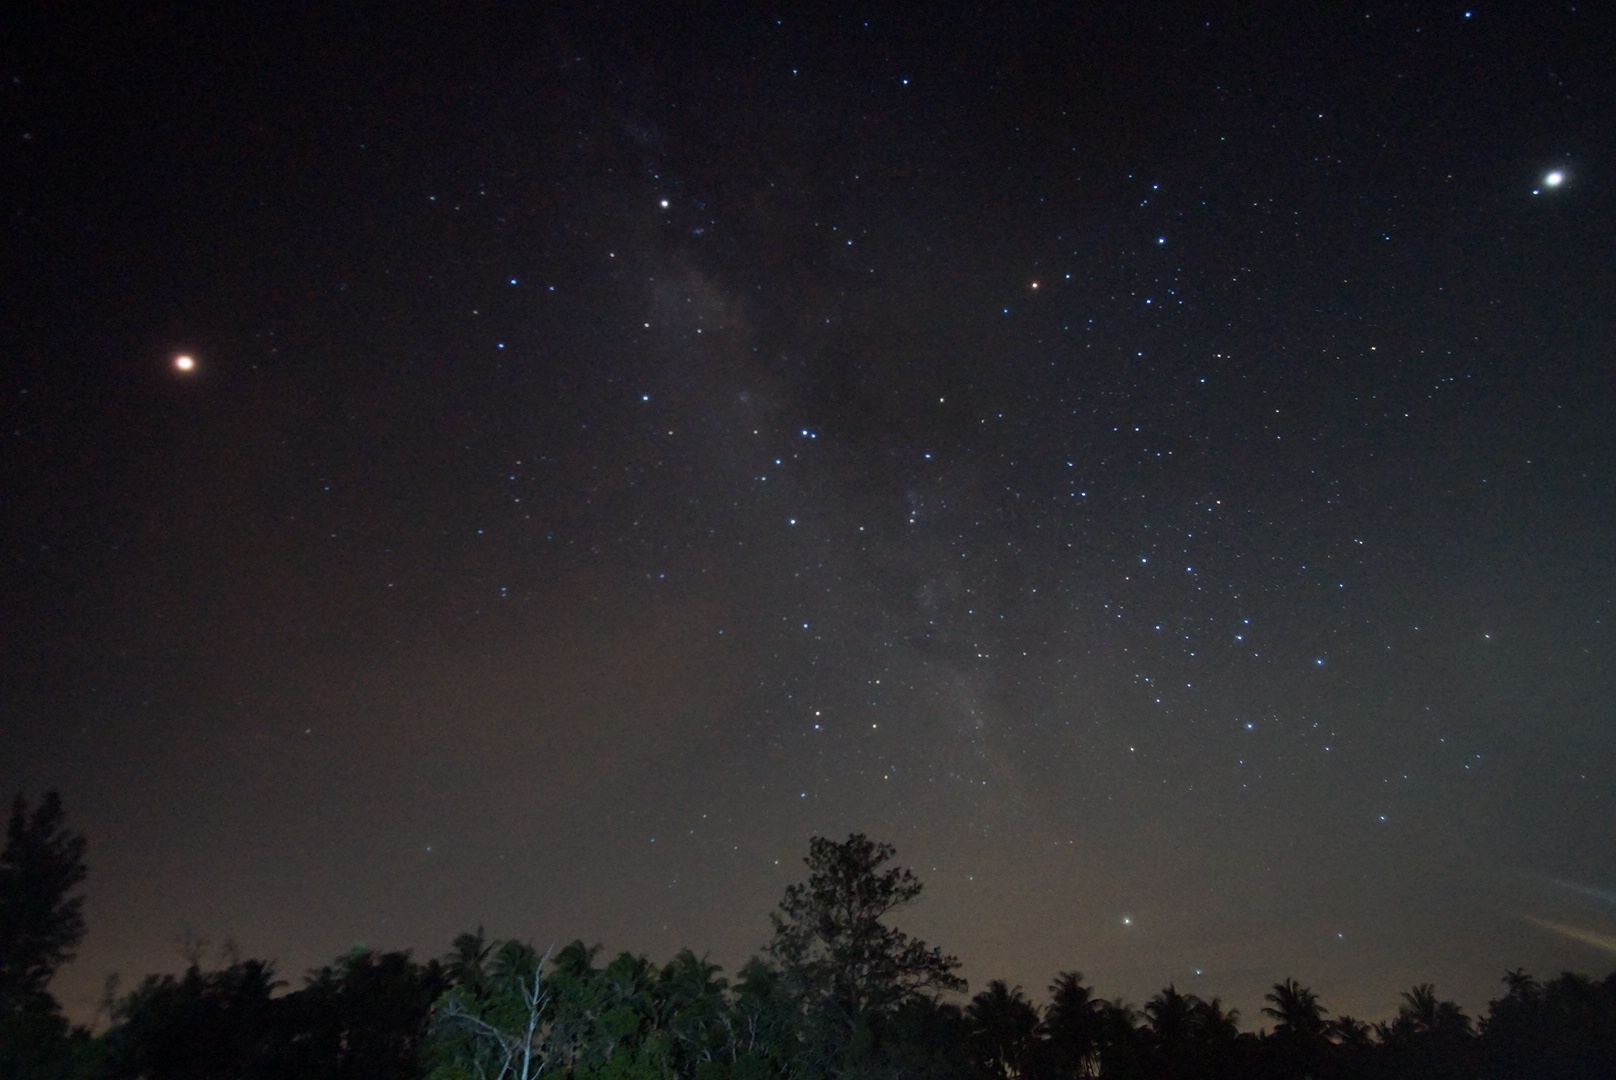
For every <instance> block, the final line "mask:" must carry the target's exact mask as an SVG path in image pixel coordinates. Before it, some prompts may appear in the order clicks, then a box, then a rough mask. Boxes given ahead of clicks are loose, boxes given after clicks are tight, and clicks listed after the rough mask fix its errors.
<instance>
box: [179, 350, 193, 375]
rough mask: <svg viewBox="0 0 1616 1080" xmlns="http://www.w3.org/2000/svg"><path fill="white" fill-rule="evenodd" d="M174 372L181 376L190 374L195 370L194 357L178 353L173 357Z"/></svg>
mask: <svg viewBox="0 0 1616 1080" xmlns="http://www.w3.org/2000/svg"><path fill="white" fill-rule="evenodd" d="M174 370H175V371H178V372H181V373H183V374H190V373H191V372H193V371H195V370H196V357H194V356H191V355H190V354H189V353H180V354H179V355H178V356H176V357H174Z"/></svg>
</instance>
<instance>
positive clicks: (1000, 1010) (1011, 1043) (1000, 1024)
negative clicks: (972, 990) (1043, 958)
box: [965, 979, 1039, 1080]
mask: <svg viewBox="0 0 1616 1080" xmlns="http://www.w3.org/2000/svg"><path fill="white" fill-rule="evenodd" d="M965 1030H966V1038H967V1039H968V1041H969V1044H970V1047H971V1052H972V1056H973V1057H974V1058H975V1059H976V1064H977V1068H978V1069H979V1070H980V1071H981V1072H982V1073H983V1074H984V1075H986V1076H988V1077H991V1078H993V1080H1016V1078H1018V1077H1022V1076H1025V1075H1027V1073H1028V1071H1029V1069H1030V1067H1031V1066H1032V1063H1033V1058H1034V1055H1035V1054H1036V1053H1037V1051H1038V1048H1039V1040H1038V1008H1037V1006H1035V1005H1033V1004H1032V1002H1030V1001H1028V1000H1027V996H1026V995H1025V994H1023V993H1022V992H1021V987H1019V986H1017V987H1013V988H1012V987H1010V986H1007V985H1005V982H1004V980H1002V979H994V980H993V981H992V982H990V983H988V987H987V989H986V990H983V991H982V992H981V993H979V994H977V995H976V996H975V997H974V998H972V999H971V1003H970V1004H969V1005H967V1006H966V1007H965Z"/></svg>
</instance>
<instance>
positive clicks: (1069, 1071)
mask: <svg viewBox="0 0 1616 1080" xmlns="http://www.w3.org/2000/svg"><path fill="white" fill-rule="evenodd" d="M1105 1010H1106V1002H1105V1001H1103V1000H1102V999H1100V998H1097V997H1095V996H1094V991H1093V990H1092V989H1090V988H1089V987H1087V986H1084V985H1083V975H1082V973H1081V972H1077V971H1063V972H1061V973H1060V974H1059V975H1056V976H1055V981H1054V982H1053V983H1051V984H1050V987H1049V1008H1048V1009H1047V1010H1045V1012H1044V1023H1043V1034H1044V1037H1045V1039H1046V1040H1047V1044H1046V1048H1047V1050H1048V1055H1049V1062H1050V1065H1051V1067H1052V1068H1053V1069H1054V1071H1055V1075H1056V1076H1057V1077H1058V1078H1061V1080H1066V1078H1069V1077H1095V1076H1099V1075H1100V1048H1101V1047H1102V1046H1103V1045H1104V1044H1105V1030H1106V1015H1105Z"/></svg>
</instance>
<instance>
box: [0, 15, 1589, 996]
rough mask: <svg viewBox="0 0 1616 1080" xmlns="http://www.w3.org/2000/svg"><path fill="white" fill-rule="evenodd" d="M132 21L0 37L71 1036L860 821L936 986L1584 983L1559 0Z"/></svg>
mask: <svg viewBox="0 0 1616 1080" xmlns="http://www.w3.org/2000/svg"><path fill="white" fill-rule="evenodd" d="M184 7H185V8H186V9H188V10H186V11H183V12H176V11H166V10H163V9H160V8H158V7H153V6H150V5H146V4H107V5H103V6H100V7H97V6H96V5H92V4H37V5H28V4H22V5H16V6H8V9H7V14H6V15H5V17H4V19H5V23H4V26H3V27H0V42H3V43H4V44H3V46H0V50H3V71H0V76H3V86H0V100H3V103H4V104H3V114H4V124H3V127H0V139H3V145H4V151H3V153H0V182H3V184H4V189H3V191H4V211H5V217H4V239H3V243H0V278H3V281H4V290H3V298H0V304H3V312H0V315H3V318H0V350H3V351H0V392H3V393H0V400H3V403H4V404H3V415H0V421H3V422H0V436H3V442H0V492H3V497H0V545H3V564H0V793H3V794H5V795H6V796H7V797H9V795H10V794H11V793H13V792H16V791H24V792H28V793H30V794H32V795H37V794H38V793H40V792H43V791H44V790H46V789H50V788H58V789H60V790H61V792H62V793H63V796H64V798H65V800H66V803H67V807H68V810H69V813H70V815H71V816H72V821H73V823H74V824H75V826H76V827H78V828H80V829H83V830H84V831H85V832H86V833H87V834H88V835H89V837H90V841H91V846H90V853H89V863H90V867H91V876H90V878H89V881H88V885H87V889H88V901H87V907H86V915H87V919H88V922H89V927H90V932H89V935H88V937H87V938H86V940H85V942H84V945H83V948H82V949H81V952H80V957H79V959H78V961H77V962H76V963H75V964H74V965H73V966H72V967H71V968H70V969H68V970H67V971H66V972H65V973H64V974H63V975H62V976H61V977H60V978H59V979H58V981H57V983H56V990H57V992H58V994H59V996H61V997H62V998H63V1000H64V1002H65V1004H66V1005H67V1006H68V1008H69V1009H70V1010H71V1011H72V1012H73V1013H74V1014H75V1015H78V1016H82V1017H88V1015H89V1014H90V1013H91V1012H92V1011H93V1009H94V1005H95V1001H96V999H97V997H98V995H99V992H100V986H101V983H102V980H103V978H104V977H105V976H106V974H107V973H109V972H112V971H121V972H122V973H123V974H124V977H125V980H126V983H127V981H128V980H130V979H133V978H138V977H139V976H140V975H141V974H143V973H145V972H147V971H153V970H174V969H176V968H178V967H180V966H182V965H183V960H182V958H181V950H180V949H179V948H178V947H177V946H176V944H175V942H176V940H177V939H178V938H180V937H181V936H182V935H191V936H193V937H195V936H201V937H205V938H207V939H209V940H211V941H212V942H214V943H215V945H217V944H219V943H221V942H223V941H225V940H227V939H232V938H233V939H234V940H235V941H236V942H238V943H239V946H240V948H241V950H242V952H243V953H244V954H245V955H256V956H268V957H272V958H275V959H277V960H278V962H279V966H280V970H281V971H282V972H283V973H284V974H286V975H287V976H289V977H290V978H291V979H292V980H293V981H294V983H295V982H296V980H298V979H299V978H300V977H301V974H302V972H303V971H304V970H305V969H306V968H308V967H309V966H311V965H314V964H317V963H321V962H324V961H326V960H328V959H330V958H331V957H333V956H335V955H337V954H338V953H340V952H342V951H344V950H346V949H347V948H349V947H350V946H352V945H354V944H355V943H357V942H364V943H368V944H370V945H372V946H375V947H378V948H399V947H411V948H414V949H415V950H416V953H417V955H418V956H433V955H438V954H440V953H441V952H442V951H443V950H444V949H445V948H446V947H447V945H448V943H449V941H450V939H451V938H452V937H453V936H454V935H455V934H456V933H458V932H460V931H463V930H467V929H472V928H474V927H475V926H476V925H477V924H479V923H483V924H486V926H487V927H488V929H489V931H490V932H491V933H493V934H495V935H498V936H509V935H517V936H521V937H524V938H529V937H530V938H533V939H536V940H537V941H539V942H540V944H541V945H542V944H544V943H548V942H550V941H557V942H561V943H564V942H566V941H569V940H571V939H572V938H574V937H581V938H584V939H585V940H586V941H591V942H593V941H601V942H604V943H605V945H606V946H607V948H608V950H609V951H616V950H619V949H632V950H636V951H644V952H646V953H648V954H649V955H650V956H652V957H653V958H654V959H662V958H666V957H667V956H669V955H671V954H672V953H673V952H674V951H675V950H676V949H677V948H678V947H680V946H684V945H688V946H690V947H692V948H694V949H695V950H696V951H697V952H707V951H710V952H711V954H712V956H713V958H714V959H715V960H717V961H719V962H721V963H723V964H725V965H726V967H728V968H730V969H731V970H733V969H734V968H735V967H736V966H738V965H739V963H740V962H741V961H743V960H744V959H745V958H746V957H747V956H748V955H750V954H751V952H752V951H753V950H755V949H757V948H758V947H759V946H761V945H762V944H763V943H764V942H765V941H766V940H767V937H768V932H769V928H768V919H767V913H768V911H769V909H770V908H771V907H772V906H773V905H774V904H775V903H776V902H777V901H778V899H779V896H780V892H781V890H782V888H783V887H784V885H786V884H787V883H789V882H791V881H794V880H799V879H800V878H801V877H803V876H804V869H803V867H802V864H801V859H802V856H803V855H804V854H805V852H806V850H807V843H808V838H809V837H810V836H811V835H813V834H816V833H817V834H824V835H830V836H834V837H838V838H839V837H842V836H845V835H846V834H847V833H848V832H850V831H860V832H866V833H868V834H870V835H871V836H873V837H876V838H879V839H885V840H889V841H891V842H893V843H895V844H896V845H897V847H898V854H899V858H898V861H899V862H900V863H902V864H904V865H907V866H910V867H912V868H914V869H915V870H916V871H917V872H918V873H919V875H920V877H921V878H922V879H923V880H924V881H925V883H926V886H927V888H926V894H925V896H924V898H923V899H922V900H921V902H920V904H919V905H918V907H916V908H915V909H913V910H912V911H910V912H909V913H908V914H907V915H906V916H905V917H904V918H902V919H900V920H899V922H900V925H902V926H903V927H904V928H905V929H908V930H910V931H912V932H914V933H916V934H918V935H919V936H921V937H923V938H925V939H927V940H928V942H930V943H932V944H937V945H941V946H942V947H943V948H944V949H945V950H948V951H951V952H955V953H958V954H959V956H960V957H961V958H962V959H963V960H964V962H965V969H964V973H965V974H966V975H967V976H969V978H970V979H971V981H972V985H973V989H980V988H981V987H982V986H983V985H984V984H985V982H986V980H988V979H990V978H995V977H1001V978H1005V979H1007V980H1009V981H1010V982H1012V983H1021V984H1023V985H1024V986H1026V987H1027V989H1028V990H1029V991H1030V992H1031V993H1032V994H1033V996H1034V997H1035V998H1041V997H1042V996H1043V989H1044V987H1045V986H1046V985H1047V984H1048V982H1049V981H1050V979H1051V977H1052V976H1053V975H1054V974H1055V973H1056V972H1057V971H1058V970H1062V969H1078V970H1081V971H1082V972H1084V973H1085V974H1086V976H1087V977H1088V978H1089V979H1090V980H1091V981H1092V982H1093V983H1094V984H1095V985H1096V987H1097V989H1098V991H1099V992H1100V993H1102V994H1106V995H1108V996H1124V997H1127V998H1129V999H1130V1000H1132V1001H1134V1002H1135V1003H1138V1002H1139V1001H1142V1000H1143V999H1144V998H1145V997H1147V996H1149V995H1150V994H1151V993H1153V992H1154V991H1155V990H1156V989H1158V988H1160V987H1161V986H1163V985H1165V984H1166V983H1168V982H1169V981H1171V982H1174V983H1176V985H1177V986H1178V987H1179V989H1181V990H1185V991H1188V992H1194V993H1197V994H1200V995H1202V996H1203V997H1210V996H1212V995H1214V994H1216V995H1221V996H1222V997H1223V999H1224V1001H1225V1002H1226V1003H1232V1004H1234V1005H1236V1006H1239V1007H1240V1008H1241V1009H1242V1011H1243V1013H1244V1015H1245V1018H1246V1022H1247V1023H1251V1024H1255V1023H1257V1022H1261V1021H1262V1019H1263V1018H1262V1017H1261V1016H1260V1015H1258V1014H1257V1008H1258V1007H1259V1006H1260V1004H1261V1001H1260V997H1261V995H1262V993H1263V992H1264V991H1265V990H1266V989H1267V987H1268V984H1270V983H1272V982H1275V981H1277V980H1279V979H1282V978H1284V977H1286V976H1295V977H1296V978H1298V979H1299V980H1300V981H1302V982H1303V983H1305V984H1307V985H1309V986H1311V987H1312V988H1313V989H1315V990H1316V991H1317V992H1318V993H1319V994H1320V995H1321V997H1322V998H1323V1000H1324V1004H1325V1005H1326V1007H1327V1008H1329V1009H1331V1010H1332V1011H1336V1012H1339V1011H1348V1012H1352V1013H1354V1014H1358V1015H1362V1016H1366V1017H1368V1018H1372V1019H1374V1018H1380V1017H1383V1016H1385V1015H1387V1014H1388V1013H1389V1012H1391V1011H1392V1010H1393V1009H1394V1008H1395V1005H1396V1002H1397V994H1398V991H1400V990H1402V989H1405V988H1407V987H1408V986H1409V985H1410V984H1412V983H1415V982H1423V981H1431V982H1434V983H1435V984H1436V987H1437V990H1438V992H1439V993H1440V994H1442V995H1444V996H1452V997H1455V998H1457V999H1458V1000H1460V1001H1461V1002H1462V1003H1464V1004H1465V1005H1466V1007H1467V1008H1470V1009H1472V1010H1474V1009H1475V1008H1477V1007H1478V1006H1481V1005H1483V1004H1484V1003H1485V1001H1486V1000H1487V998H1488V997H1490V996H1495V995H1496V994H1497V993H1498V992H1499V991H1500V989H1501V986H1500V984H1499V982H1498V979H1499V976H1500V975H1501V974H1502V973H1503V971H1504V970H1505V969H1506V968H1513V967H1516V966H1525V967H1526V968H1528V969H1529V970H1532V971H1534V972H1536V973H1538V974H1539V975H1552V974H1554V973H1556V972H1558V971H1559V970H1562V969H1565V968H1570V969H1574V970H1581V971H1586V972H1591V973H1595V974H1602V973H1604V972H1606V971H1608V970H1609V969H1610V967H1611V965H1612V962H1613V956H1612V954H1613V953H1616V828H1613V824H1616V818H1613V814H1616V800H1613V793H1616V788H1613V780H1616V723H1613V721H1616V717H1613V714H1612V695H1613V691H1616V667H1613V661H1616V641H1613V637H1612V619H1613V618H1616V610H1613V605H1612V598H1613V596H1616V550H1613V548H1616V543H1613V529H1616V505H1613V503H1616V500H1613V491H1616V488H1613V483H1616V449H1613V436H1616V421H1613V418H1616V383H1613V381H1612V372H1613V363H1612V362H1613V354H1616V199H1613V194H1616V183H1613V177H1616V17H1613V15H1612V13H1611V10H1610V9H1609V8H1608V7H1606V6H1605V5H1601V4H1583V5H1577V4H1573V5H1566V4H1552V3H1551V4H1542V5H1526V4H1510V5H1497V6H1487V5H1478V6H1475V7H1473V8H1470V9H1466V8H1465V7H1463V6H1460V5H1450V6H1429V7H1419V6H1407V5H1403V6H1389V7H1388V6H1382V5H1380V4H1371V5H1366V6H1359V7H1350V6H1346V5H1339V4H1327V5H1278V4H1276V5H1267V6H1260V5H1249V6H1247V8H1246V9H1245V10H1244V13H1240V12H1236V11H1234V10H1233V9H1232V8H1231V7H1229V6H1226V5H1191V6H1151V5H1133V4H1127V5H1122V4H1117V5H1102V4H1093V5H1071V6H1070V7H1068V6H1065V5H1054V6H1051V8H1050V9H1049V10H1048V11H1047V12H1044V13H1033V12H1031V11H1030V9H1029V10H1026V11H1023V12H1022V13H1019V14H1007V13H1004V12H1000V13H994V11H993V10H992V7H993V6H990V8H989V9H986V10H978V9H973V10H970V11H965V10H964V9H963V7H961V8H952V9H948V8H945V9H944V10H942V11H933V12H929V13H917V12H914V11H911V10H909V9H905V8H895V7H879V6H868V5H848V6H846V7H845V8H843V9H842V10H841V11H839V12H836V13H832V14H826V13H823V12H819V13H810V12H806V11H804V10H802V9H797V8H794V7H789V8H788V7H778V6H770V5H751V4H747V5H736V6H735V7H733V8H730V9H728V10H721V9H718V8H716V7H707V8H704V9H701V10H699V11H698V10H687V11H679V10H675V9H672V8H670V7H667V6H657V7H654V8H647V9H646V10H645V11H644V12H643V13H641V14H633V13H630V12H629V9H628V7H627V6H626V5H619V4H605V5H600V6H598V7H594V8H587V9H586V8H583V7H582V6H581V5H561V6H551V5H540V4H530V3H516V2H512V3H503V4H490V3H485V2H473V3H464V4H454V5H445V6H444V7H443V8H441V9H428V8H419V7H413V6H411V7H406V6H404V5H394V4H387V5H377V6H375V7H374V8H372V9H370V10H368V11H365V10H360V9H359V7H358V6H357V5H355V6H345V8H346V12H345V13H344V12H339V11H338V10H337V8H338V5H297V4H231V3H226V4H218V5H185V6H184ZM1004 7H1005V8H1006V9H1013V8H1018V7H1019V5H1004ZM563 8H565V9H566V10H562V9H563ZM181 356H188V357H191V358H192V359H193V363H192V365H191V366H190V369H189V370H182V369H181V365H179V364H178V363H177V360H178V358H179V357H181Z"/></svg>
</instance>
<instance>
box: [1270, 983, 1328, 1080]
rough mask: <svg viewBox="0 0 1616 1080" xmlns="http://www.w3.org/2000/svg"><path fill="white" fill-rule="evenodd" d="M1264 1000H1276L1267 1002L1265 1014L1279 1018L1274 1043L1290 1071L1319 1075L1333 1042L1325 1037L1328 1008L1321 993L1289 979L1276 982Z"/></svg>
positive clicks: (1299, 1075) (1283, 1062) (1279, 1058)
mask: <svg viewBox="0 0 1616 1080" xmlns="http://www.w3.org/2000/svg"><path fill="white" fill-rule="evenodd" d="M1263 1000H1264V1001H1268V1002H1271V1003H1272V1004H1271V1005H1268V1006H1264V1008H1263V1013H1264V1015H1267V1016H1271V1017H1273V1018H1274V1019H1275V1020H1277V1021H1278V1023H1276V1024H1275V1025H1274V1034H1273V1042H1272V1045H1273V1050H1274V1054H1275V1056H1276V1057H1277V1058H1278V1060H1279V1063H1280V1066H1281V1068H1282V1069H1284V1071H1285V1073H1286V1075H1288V1076H1295V1077H1314V1076H1318V1075H1319V1074H1320V1073H1321V1072H1322V1071H1323V1068H1324V1061H1325V1056H1326V1054H1327V1053H1328V1050H1329V1046H1330V1044H1329V1040H1328V1039H1327V1038H1326V1037H1325V1027H1326V1025H1325V1022H1324V1017H1325V1010H1324V1007H1323V1006H1322V1005H1320V1004H1319V998H1318V995H1317V994H1315V993H1314V992H1313V991H1311V990H1309V989H1308V988H1307V987H1305V986H1303V985H1301V984H1300V983H1298V982H1297V981H1296V980H1295V979H1286V980H1285V981H1284V982H1281V983H1275V984H1274V989H1273V991H1272V992H1271V993H1268V994H1265V995H1263Z"/></svg>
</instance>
